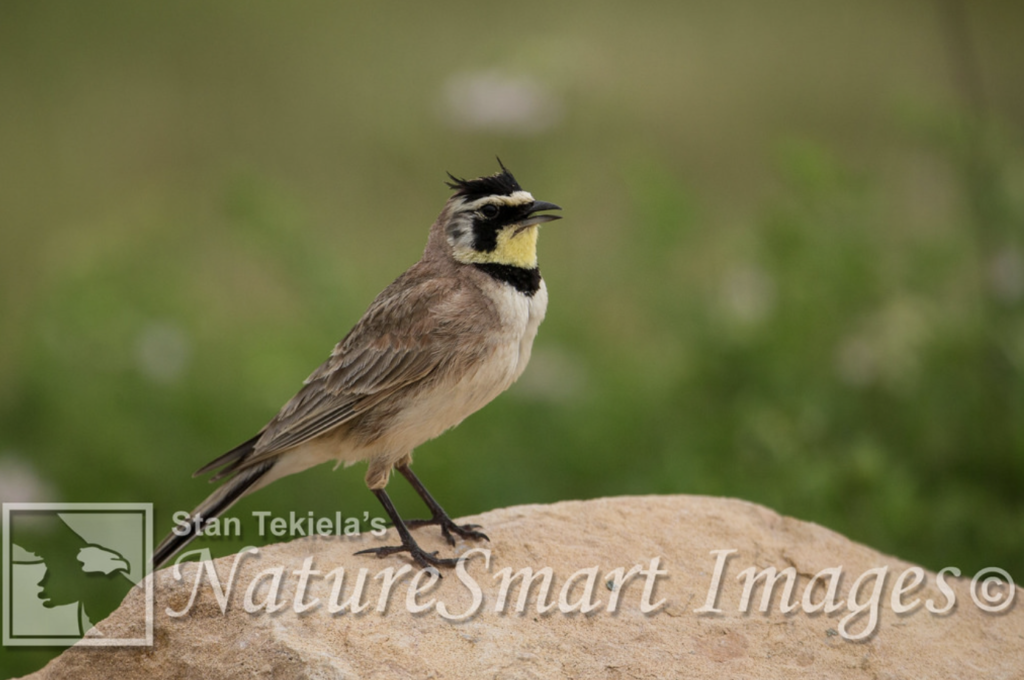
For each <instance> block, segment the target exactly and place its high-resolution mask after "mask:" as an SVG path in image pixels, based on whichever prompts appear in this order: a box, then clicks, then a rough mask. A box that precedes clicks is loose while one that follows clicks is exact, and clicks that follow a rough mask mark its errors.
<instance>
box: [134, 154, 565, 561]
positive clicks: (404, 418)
mask: <svg viewBox="0 0 1024 680" xmlns="http://www.w3.org/2000/svg"><path fill="white" fill-rule="evenodd" d="M498 165H499V167H500V171H498V172H496V173H495V174H493V175H489V176H484V177H478V178H476V179H468V180H467V179H459V178H458V177H455V176H454V175H452V174H451V173H448V179H449V180H450V181H447V182H446V184H447V185H448V187H449V188H450V189H451V190H452V192H453V193H452V194H451V196H450V197H449V198H448V200H447V201H446V203H445V205H444V208H443V209H442V210H441V213H440V215H439V216H438V217H437V219H436V220H435V221H434V223H433V225H432V226H431V227H430V231H429V235H428V237H427V244H426V247H425V248H424V251H423V256H422V258H421V259H420V260H419V261H418V262H416V263H415V264H414V265H412V266H411V267H410V268H409V269H408V270H406V271H405V272H404V273H403V274H401V275H400V276H399V277H398V278H397V279H395V281H394V282H392V283H391V284H390V285H389V286H387V287H386V288H385V289H384V290H383V291H382V292H381V293H380V294H379V295H378V296H377V297H376V298H375V299H374V301H373V302H372V303H371V304H370V306H369V308H368V309H367V310H366V312H365V313H364V314H363V315H362V317H361V318H360V319H359V321H358V322H357V323H356V324H355V326H354V327H353V328H352V330H351V331H349V333H348V334H347V335H346V336H345V337H344V338H343V339H342V340H341V342H339V343H338V344H337V345H336V346H335V347H334V350H333V351H332V352H331V354H330V357H328V359H327V360H326V361H324V363H323V364H321V365H320V366H319V367H318V368H317V369H316V370H314V371H313V373H312V374H311V375H310V376H309V377H308V378H306V380H305V382H304V383H303V386H302V388H301V389H300V390H299V391H298V393H296V394H295V396H294V397H292V398H291V399H290V400H289V401H288V402H287V403H286V404H285V405H284V406H283V407H282V408H281V410H280V411H279V412H278V413H277V415H275V416H274V417H273V418H272V419H271V420H270V421H269V422H268V423H267V424H266V425H265V426H264V427H263V428H262V429H261V430H260V431H259V432H258V433H257V434H256V435H255V436H253V437H251V438H250V439H248V440H247V441H245V442H243V443H242V444H239V445H238V446H236V447H235V448H233V449H231V450H230V451H228V452H227V453H225V454H224V455H222V456H220V457H219V458H217V459H215V460H213V461H212V462H210V463H208V464H207V465H204V466H203V467H201V468H200V469H199V470H197V471H196V472H195V473H194V474H193V477H196V476H200V475H204V474H207V473H211V472H213V473H214V474H213V476H212V477H211V479H210V481H211V482H222V484H221V486H219V487H218V488H217V489H216V490H215V491H214V492H213V493H212V494H211V495H210V496H209V497H208V498H206V500H204V501H203V502H202V503H200V504H199V505H198V506H197V507H196V508H195V509H194V510H193V511H192V512H191V513H190V514H189V518H188V520H186V521H185V522H181V523H179V524H178V525H177V526H176V527H175V529H174V530H172V532H171V533H170V534H169V535H168V536H167V538H165V539H164V541H163V542H162V543H161V544H160V545H159V546H157V548H156V550H155V551H154V554H153V560H152V562H153V569H154V570H155V569H157V568H159V567H160V566H162V565H163V564H164V563H166V562H167V561H168V560H170V559H171V558H172V557H173V556H174V555H175V554H176V553H177V552H178V551H179V550H181V549H182V548H183V547H184V546H185V545H186V544H188V543H189V542H190V541H191V540H192V539H193V538H195V537H196V536H197V535H201V534H202V530H203V527H204V526H206V525H207V523H209V522H210V521H211V520H213V519H214V518H216V517H218V516H220V515H221V514H222V513H224V512H225V511H226V510H228V508H230V507H231V506H232V505H233V504H234V503H235V502H236V501H238V500H239V499H240V498H242V497H243V496H246V495H248V494H251V493H253V492H255V491H257V490H259V489H262V488H263V487H265V486H267V485H268V484H270V483H271V482H273V481H275V480H277V479H280V478H282V477H285V476H287V475H291V474H294V473H297V472H301V471H303V470H306V469H308V468H311V467H314V466H316V465H320V464H322V463H326V462H331V461H333V462H335V468H337V466H338V465H341V464H344V465H345V466H346V467H348V466H349V465H352V464H354V463H357V462H361V461H366V463H367V470H366V477H365V482H366V486H367V487H368V488H369V490H370V491H371V492H372V493H373V494H374V495H375V496H376V497H377V499H378V500H379V501H380V503H381V505H382V506H383V507H384V511H385V512H386V513H387V514H388V517H389V518H390V519H391V522H392V524H393V525H394V527H395V529H396V530H397V533H398V537H399V539H400V544H399V545H390V546H384V547H379V548H370V549H367V550H361V551H359V552H358V553H356V554H375V555H376V556H378V557H386V556H389V555H394V554H399V553H407V554H408V556H409V557H410V558H411V559H412V560H413V561H414V562H415V563H417V564H419V565H420V566H421V567H424V568H430V567H441V566H444V567H451V566H454V565H455V564H457V560H455V559H452V558H442V557H438V554H437V551H434V552H427V551H425V550H423V549H422V548H421V547H420V546H419V544H418V543H417V542H416V540H415V539H414V538H413V536H412V534H411V533H410V529H414V528H418V527H421V526H427V525H437V526H438V527H439V528H440V531H441V534H442V536H443V537H444V538H445V539H446V541H447V542H448V544H449V545H450V546H452V547H454V546H455V545H456V540H455V538H454V536H453V534H454V535H458V536H460V537H462V538H464V539H467V540H468V539H472V540H488V541H489V540H490V539H489V538H488V537H487V535H486V534H484V533H483V532H482V531H480V529H481V528H482V527H480V526H478V525H475V524H464V525H457V524H456V523H455V522H454V521H452V519H451V518H450V517H449V516H448V514H447V513H446V512H445V511H444V509H443V508H442V507H441V505H440V504H438V502H437V501H436V500H435V499H434V498H433V496H431V495H430V493H429V492H428V491H427V489H426V487H425V486H424V485H423V483H422V482H421V481H420V480H419V478H418V477H417V476H416V475H415V474H414V473H413V471H412V468H411V467H410V466H411V464H412V454H413V451H414V449H416V448H417V447H418V446H419V445H420V444H422V443H423V442H426V441H428V440H431V439H433V438H435V437H437V436H439V435H440V434H441V433H443V432H445V431H446V430H448V429H450V428H452V427H454V426H456V425H458V424H459V423H460V422H462V420H464V419H465V418H466V417H467V416H469V415H470V414H472V413H474V412H476V411H477V410H479V409H481V408H482V407H483V406H485V405H486V404H488V403H489V402H490V401H491V400H493V399H494V398H495V397H497V396H498V395H499V394H501V393H502V392H504V391H505V390H506V389H507V388H508V387H509V386H510V385H512V383H513V382H515V381H516V380H517V379H518V378H519V376H520V375H521V374H522V373H523V370H524V369H525V368H526V365H527V363H528V362H529V360H530V353H531V349H532V346H533V341H534V338H535V337H536V335H537V330H538V327H539V326H540V324H541V322H542V321H543V320H544V316H545V313H546V310H547V304H548V291H547V286H546V284H545V282H544V279H543V278H541V274H540V269H539V267H538V264H537V238H538V232H539V226H540V225H541V224H544V223H546V222H551V221H553V220H556V219H560V217H561V216H560V215H553V214H550V211H553V210H561V207H559V206H558V205H555V204H554V203H548V202H545V201H538V200H535V199H534V198H533V196H532V195H531V194H530V193H529V192H528V191H525V190H523V188H522V187H521V186H520V185H519V183H518V182H517V181H516V179H515V177H514V176H513V175H512V173H511V172H509V170H508V169H507V168H506V167H505V165H504V164H503V163H502V162H501V159H498ZM393 470H397V471H398V472H399V474H401V475H402V476H403V477H404V478H405V479H406V480H407V481H408V482H409V484H411V485H412V487H413V489H414V490H415V491H416V492H417V494H418V495H419V496H420V497H421V498H422V499H423V502H424V503H425V504H426V506H427V509H428V510H429V511H430V515H431V516H430V518H429V519H420V520H410V521H403V519H402V518H401V516H400V515H399V514H398V511H397V510H396V509H395V506H394V504H393V503H392V502H391V499H390V497H389V496H388V494H387V492H386V491H385V487H386V486H387V484H388V480H389V479H390V476H391V472H392V471H393Z"/></svg>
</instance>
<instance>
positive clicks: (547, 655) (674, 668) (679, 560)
mask: <svg viewBox="0 0 1024 680" xmlns="http://www.w3.org/2000/svg"><path fill="white" fill-rule="evenodd" d="M463 521H470V522H475V523H479V524H482V525H483V526H484V527H485V530H486V531H487V533H488V534H489V535H490V537H491V543H489V544H488V543H483V544H481V545H478V544H475V543H466V542H460V543H459V544H458V546H457V547H456V548H455V549H454V551H453V550H451V549H450V548H448V546H447V545H445V544H443V543H442V541H441V540H440V536H439V532H438V531H437V529H436V527H427V528H422V529H417V530H416V531H415V532H414V533H415V535H416V536H417V537H418V539H419V541H420V543H421V545H423V547H425V548H427V549H428V550H434V549H438V550H441V553H442V554H452V553H453V552H454V553H456V554H464V555H467V559H466V562H465V563H464V565H465V572H464V573H463V575H462V577H461V578H460V575H459V574H458V573H457V572H456V571H454V570H446V571H445V572H444V578H443V579H442V580H440V581H438V582H437V583H436V584H434V585H433V586H430V582H431V578H430V572H424V573H423V574H422V575H420V576H419V577H417V573H418V572H419V570H418V569H413V568H411V567H410V569H408V570H404V569H403V567H405V566H406V565H408V564H409V562H408V561H407V560H406V559H404V558H402V557H400V556H392V557H388V558H385V559H377V558H375V557H367V556H358V557H356V556H353V554H352V553H353V552H355V550H358V549H361V548H364V547H373V546H376V545H387V544H391V543H393V542H394V540H395V535H394V532H393V531H389V532H388V535H387V536H386V537H384V538H383V539H381V538H376V537H373V536H370V535H365V536H359V537H346V538H331V539H325V538H309V539H297V540H294V541H292V542H290V543H282V544H278V545H271V546H265V547H263V548H261V549H260V550H259V553H258V555H245V556H243V557H241V558H238V562H237V572H236V574H235V579H234V585H233V587H232V590H231V592H230V595H229V596H228V597H227V600H226V601H225V602H226V614H225V613H222V610H221V605H220V604H219V603H218V600H217V597H216V593H215V591H214V588H213V587H212V586H211V585H210V582H209V580H208V579H207V575H208V574H207V572H206V571H205V570H204V571H203V576H204V579H203V580H202V581H201V583H200V587H199V589H198V591H197V593H196V596H195V599H194V601H193V602H192V603H191V605H190V604H189V600H190V597H191V595H192V593H193V586H194V585H195V583H196V577H197V574H198V573H199V568H200V567H199V566H198V564H197V563H188V564H185V565H183V566H182V569H181V575H182V579H181V580H176V579H175V578H174V569H173V568H171V569H164V570H162V571H160V572H158V573H157V574H155V575H154V576H153V577H152V578H153V579H154V581H155V586H156V591H155V592H156V606H155V612H156V619H155V641H154V645H153V646H152V647H149V648H145V647H141V648H139V647H137V648H129V647H73V648H70V649H69V650H67V651H66V652H65V653H64V654H62V655H61V656H60V657H58V658H56V659H54V660H53V661H52V662H51V663H50V664H49V665H48V666H47V667H46V668H44V669H43V670H41V671H39V672H38V673H35V674H33V675H31V676H28V677H30V678H35V679H40V680H41V679H43V678H46V679H51V678H52V679H56V678H62V679H63V678H81V679H89V678H104V679H106V678H111V677H117V678H204V680H214V679H216V678H236V677H267V678H271V677H272V678H311V679H320V678H346V679H355V678H364V679H369V678H388V679H391V678H418V679H420V678H423V679H425V678H474V679H478V678H502V679H509V680H511V679H515V678H524V679H525V678H677V677H687V678H822V677H829V678H982V677H983V678H989V679H993V678H1022V677H1024V615H1022V613H1021V611H1022V609H1021V607H1020V606H1019V602H1017V600H1020V599H1021V595H1022V593H1021V592H1020V590H1019V589H1010V588H1007V587H1005V586H999V585H998V584H990V585H989V586H988V594H989V596H990V599H991V601H992V602H991V603H990V602H989V601H986V600H984V599H981V595H983V594H984V593H982V592H981V591H982V590H983V588H982V587H981V586H980V582H979V588H978V589H976V591H977V593H978V597H979V600H980V601H981V602H982V603H983V604H985V605H986V606H989V607H992V606H995V604H994V603H995V601H996V600H998V598H999V596H1000V595H1002V596H1003V597H1004V598H1005V597H1006V596H1012V597H1013V598H1014V602H1013V604H1012V605H1011V606H1009V607H1007V608H1006V609H1004V610H1003V611H1002V612H1001V613H995V614H993V613H987V612H985V611H983V610H982V609H981V608H979V606H978V605H977V604H976V603H975V600H974V599H973V598H972V596H971V579H970V577H971V576H973V575H972V574H966V575H965V578H962V579H956V578H953V577H952V576H951V575H949V574H947V575H946V580H945V583H944V584H943V583H941V582H940V581H939V580H938V577H937V575H936V574H934V573H932V572H929V571H925V570H919V571H918V570H917V569H915V568H914V565H911V564H908V563H906V562H902V561H900V560H898V559H895V558H893V557H889V556H886V555H882V554H880V553H878V552H876V551H874V550H871V549H870V548H867V547H864V546H862V545H858V544H856V543H853V542H851V541H849V540H847V539H846V538H844V537H842V536H840V535H838V534H836V533H834V532H832V531H829V530H827V529H824V528H822V527H820V526H817V525H814V524H810V523H807V522H802V521H798V520H795V519H790V518H787V517H782V516H780V515H778V514H776V513H774V512H772V511H771V510H768V509H766V508H763V507H760V506H757V505H754V504H751V503H746V502H743V501H737V500H727V499H719V498H706V497H694V496H663V497H626V498H608V499H601V500H593V501H584V502H578V501H572V502H564V503H557V504H555V505H546V506H539V505H534V506H520V507H513V508H507V509H503V510H495V511H493V512H488V513H485V514H483V515H479V516H475V517H467V518H464V520H463ZM475 548H483V549H484V550H487V551H489V558H488V555H487V553H485V552H480V551H478V552H470V551H473V550H474V549H475ZM728 550H735V552H733V553H731V554H728V555H727V554H726V553H724V552H718V553H712V551H728ZM235 559H236V558H235V557H228V558H223V559H219V560H216V561H215V562H213V563H212V564H214V565H215V567H216V573H217V574H218V576H219V579H220V582H221V585H222V586H226V585H227V582H228V580H229V575H230V572H231V568H232V566H233V564H234V563H235ZM719 559H722V560H724V562H722V563H721V566H722V567H723V569H722V573H721V578H720V589H719V590H718V591H717V592H715V589H714V588H713V584H714V582H715V574H716V564H718V560H719ZM652 561H653V562H652ZM487 562H489V567H488V564H487ZM207 564H210V563H207ZM339 567H342V568H344V578H343V580H341V585H342V586H343V587H342V589H341V590H340V592H334V593H332V590H335V589H336V587H337V585H338V583H339V578H338V577H339V576H340V572H338V571H336V570H337V569H338V568H339ZM506 567H511V569H512V572H511V573H515V572H518V571H519V570H521V569H523V568H525V567H530V568H532V569H533V570H535V571H537V570H540V569H542V568H544V567H551V573H552V583H551V588H550V592H549V594H548V597H547V598H543V597H541V598H540V600H539V599H538V595H539V593H538V591H539V586H540V585H542V584H541V580H542V579H538V580H537V582H536V583H535V585H534V587H533V589H532V590H531V591H530V596H529V598H528V600H527V601H526V603H525V605H526V606H525V608H524V611H523V612H522V613H517V611H516V609H517V607H518V605H519V593H520V587H519V586H520V582H519V580H516V581H514V583H513V585H512V586H511V587H510V589H509V593H508V597H507V598H506V601H505V603H504V606H503V611H500V612H499V611H496V609H498V608H502V607H501V603H500V595H501V588H502V582H503V577H502V576H501V571H502V570H503V569H505V568H506ZM634 567H638V569H635V570H634V569H633V568H634ZM750 567H753V568H756V570H757V571H761V570H763V569H765V568H768V567H774V568H776V569H777V570H778V571H779V572H782V573H783V574H786V573H793V572H795V579H794V588H793V590H792V593H791V594H789V596H787V593H785V592H784V586H785V577H783V578H782V579H780V581H779V582H778V583H777V585H776V586H775V589H774V594H773V596H772V597H771V598H770V600H769V601H768V602H767V603H766V604H767V606H768V607H767V608H768V611H767V612H766V613H762V612H761V611H760V607H761V605H762V600H761V597H762V593H763V591H764V579H762V580H761V581H759V582H758V584H757V587H756V588H755V589H754V590H753V591H752V594H751V597H750V598H749V602H748V606H747V607H746V611H740V609H741V608H742V604H743V591H744V585H745V582H746V578H745V577H744V576H741V574H742V573H743V572H744V570H746V569H748V568H750ZM788 567H793V568H794V569H793V572H785V571H784V570H785V569H787V568H788ZM617 568H622V572H621V574H622V575H623V576H625V575H626V574H628V573H629V572H630V570H634V572H635V574H634V575H633V576H632V577H631V578H630V579H628V580H625V579H618V580H619V581H620V582H619V583H618V584H617V583H616V580H617V579H616V574H615V573H613V572H614V570H615V569H617ZM832 568H838V569H836V571H835V572H825V573H824V574H822V575H821V576H819V578H818V579H817V581H818V582H819V583H818V585H816V586H813V587H810V588H809V587H808V586H809V584H811V582H812V579H813V577H814V575H815V574H819V572H822V570H827V569H832ZM361 569H363V570H365V571H363V572H362V573H363V574H365V577H366V578H365V583H364V586H365V587H364V589H363V595H362V597H361V598H360V600H359V601H360V602H361V603H365V605H366V609H365V610H363V611H361V612H359V613H353V612H352V611H351V607H346V608H344V609H343V610H341V611H337V612H333V613H332V611H331V610H332V609H336V608H337V606H338V605H341V604H345V603H346V601H348V599H349V598H350V597H351V596H352V594H353V591H354V590H357V589H358V580H359V574H360V570H361ZM268 570H269V571H268ZM872 570H874V571H872ZM883 570H884V573H883ZM908 570H910V571H908ZM303 571H306V572H311V573H308V574H307V575H306V577H305V579H303V577H302V576H301V573H302V572H303ZM316 572H319V573H316ZM403 572H407V573H403ZM659 572H660V573H659ZM830 573H831V574H833V575H835V574H839V573H841V575H842V576H841V578H839V579H838V580H834V579H833V578H831V577H830V576H829V574H830ZM905 573H906V574H907V575H906V576H905V577H903V581H902V583H901V581H900V577H901V575H903V574H905ZM918 573H920V575H921V576H922V577H923V581H922V583H921V584H920V585H919V586H917V587H913V582H914V580H915V577H916V576H917V574H918ZM261 574H262V576H261ZM275 574H280V582H279V587H278V588H276V591H277V592H276V593H275V592H273V591H274V590H275V588H274V576H275ZM574 574H575V576H574ZM390 576H394V577H396V580H395V581H394V583H393V584H392V587H391V588H390V596H389V597H382V593H383V592H384V591H385V590H386V588H385V586H386V582H387V580H388V578H389V577H390ZM878 576H883V578H882V580H881V588H880V589H879V590H877V591H876V584H878V583H879V579H878ZM417 578H418V580H417ZM303 580H305V585H303V584H302V581H303ZM858 581H859V586H858ZM472 584H476V587H477V588H478V590H479V592H480V595H481V597H482V600H481V602H480V605H479V607H478V609H477V611H476V613H475V615H473V616H470V617H468V618H466V619H465V620H461V621H450V620H447V619H446V618H445V616H444V614H445V613H447V615H448V616H459V615H462V614H464V613H465V612H467V611H468V610H471V609H472V608H473V604H474V592H473V585H472ZM567 584H568V585H569V586H570V587H566V586H567ZM829 585H836V586H837V587H836V589H835V592H834V594H833V597H831V598H829V596H828V593H827V590H828V588H827V586H829ZM943 585H946V587H947V590H946V592H943V589H942V586H943ZM819 586H820V587H819ZM851 590H856V592H855V593H854V594H855V595H856V597H853V598H851ZM898 590H905V591H906V592H904V593H902V594H900V593H899V592H897V593H896V595H897V597H896V603H895V604H896V605H897V607H899V606H900V605H901V604H902V605H907V606H909V605H911V604H912V603H913V602H914V601H915V600H917V601H918V603H917V606H916V607H915V608H913V609H912V611H910V612H907V613H902V614H898V613H896V612H894V610H893V594H894V591H898ZM808 591H810V592H808ZM709 592H710V593H711V596H710V597H711V601H710V603H709ZM614 599H617V602H615V604H614V606H612V604H611V603H612V602H613V600H614ZM952 599H955V604H954V605H953V606H952V608H950V610H949V611H948V612H946V613H943V614H936V613H932V612H931V611H929V609H928V608H927V607H928V605H927V604H926V601H928V600H931V601H932V602H931V607H932V609H943V608H945V607H947V605H949V604H950V601H951V600H952ZM873 601H874V602H877V603H878V616H877V621H876V622H875V623H874V625H872V623H871V621H870V609H871V608H870V604H871V603H872V602H873ZM144 602H145V598H144V597H143V595H142V590H141V589H140V588H136V589H134V590H133V591H132V593H131V594H129V596H128V597H127V598H126V599H125V601H124V603H123V604H122V605H121V607H120V608H119V609H118V610H117V611H116V612H114V613H113V614H112V615H111V616H110V617H109V618H108V619H107V620H106V621H104V622H103V623H101V624H100V625H99V626H98V628H99V629H100V630H102V631H103V632H104V633H105V634H106V635H108V636H119V635H122V634H126V633H127V634H131V633H130V630H134V629H136V628H137V626H138V621H139V620H140V617H142V615H143V613H144V611H145V607H144ZM268 602H270V604H271V608H272V607H273V606H278V605H279V606H280V609H278V610H277V611H274V612H268V611H267V606H266V605H267V603H268ZM830 603H831V604H834V605H835V607H836V610H835V611H832V612H825V611H817V612H814V611H811V610H813V609H815V607H816V606H821V605H822V604H826V605H828V604H830ZM261 605H263V606H262V608H260V606H261ZM545 605H550V607H551V608H550V609H549V610H547V611H546V612H541V611H540V609H543V608H544V606H545ZM590 605H596V606H594V608H593V609H592V611H589V612H587V613H583V612H581V611H579V610H580V609H581V608H589V607H590ZM787 605H792V606H793V610H792V611H790V612H789V613H783V612H782V611H781V609H782V608H784V607H787ZM860 605H867V606H866V608H865V610H864V611H863V612H862V613H860V614H857V615H854V616H851V614H852V613H853V612H852V611H851V608H852V607H853V608H856V607H859V606H860ZM247 606H248V608H249V609H251V610H255V611H252V612H251V613H250V612H248V611H247V610H246V607H247ZM609 607H611V608H612V609H613V611H609ZM648 607H650V609H651V611H648V612H646V613H644V611H642V610H643V609H646V608H648ZM296 608H298V609H300V610H302V609H303V608H305V611H301V613H298V614H297V613H296V611H295V610H296ZM415 608H422V609H423V611H421V612H415V613H414V612H413V611H412V610H413V609H415ZM381 609H383V611H380V610H381ZM715 609H718V610H720V611H713V610H715ZM567 610H569V611H567ZM169 611H170V612H176V613H181V615H180V616H171V615H170V614H169V613H168V612H169ZM847 617H850V618H849V619H847ZM860 636H863V639H859V640H855V639H851V638H857V637H860Z"/></svg>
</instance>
